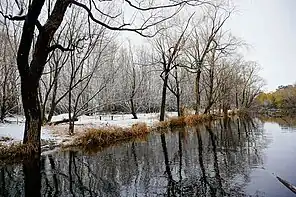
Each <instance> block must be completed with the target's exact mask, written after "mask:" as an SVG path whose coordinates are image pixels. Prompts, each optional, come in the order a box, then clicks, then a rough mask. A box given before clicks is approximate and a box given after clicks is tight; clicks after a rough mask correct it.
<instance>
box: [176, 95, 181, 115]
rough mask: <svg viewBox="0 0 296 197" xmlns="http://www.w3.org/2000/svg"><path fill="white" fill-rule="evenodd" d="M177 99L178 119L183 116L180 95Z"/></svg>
mask: <svg viewBox="0 0 296 197" xmlns="http://www.w3.org/2000/svg"><path fill="white" fill-rule="evenodd" d="M176 98H177V111H178V117H180V116H181V107H180V94H177V95H176Z"/></svg>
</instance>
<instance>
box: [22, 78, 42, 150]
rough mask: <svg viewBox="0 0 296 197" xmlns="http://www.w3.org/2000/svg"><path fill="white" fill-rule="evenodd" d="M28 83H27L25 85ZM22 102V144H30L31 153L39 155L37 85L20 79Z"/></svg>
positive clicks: (39, 129) (39, 116)
mask: <svg viewBox="0 0 296 197" xmlns="http://www.w3.org/2000/svg"><path fill="white" fill-rule="evenodd" d="M27 82H29V83H27ZM22 101H23V108H24V112H25V117H26V123H25V132H24V138H23V143H24V144H30V145H31V146H32V147H31V148H33V149H32V151H34V152H36V153H40V151H41V149H40V131H41V124H42V121H41V110H40V103H39V99H38V83H37V84H36V83H35V84H34V83H33V82H32V83H31V82H30V81H29V80H26V82H24V80H23V79H22Z"/></svg>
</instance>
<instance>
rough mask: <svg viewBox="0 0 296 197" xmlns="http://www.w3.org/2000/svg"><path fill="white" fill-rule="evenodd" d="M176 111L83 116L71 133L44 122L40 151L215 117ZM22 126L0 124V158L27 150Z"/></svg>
mask: <svg viewBox="0 0 296 197" xmlns="http://www.w3.org/2000/svg"><path fill="white" fill-rule="evenodd" d="M176 115H177V114H176V113H174V112H171V113H167V116H166V121H163V122H159V121H158V114H139V119H131V118H128V116H129V115H112V116H113V117H106V116H105V117H102V116H101V117H94V116H88V117H85V116H83V117H80V118H79V120H78V121H77V122H75V132H74V135H69V134H68V125H67V124H66V123H65V124H61V125H56V126H44V127H42V134H41V149H42V154H46V152H47V151H50V150H52V149H55V148H60V147H62V148H72V147H79V148H80V149H84V150H91V149H100V148H102V147H107V146H110V145H113V144H116V143H119V142H124V141H128V140H131V139H136V138H143V137H145V136H147V135H148V134H149V133H150V132H152V131H163V130H166V129H167V128H174V127H183V126H194V125H196V124H199V123H203V122H206V121H210V120H212V119H215V117H214V116H213V115H188V116H186V117H177V116H176ZM61 118H63V115H59V116H58V117H54V119H55V120H58V119H61ZM19 119H20V118H19ZM108 119H110V120H108ZM23 127H24V123H23V122H22V121H20V120H19V121H18V123H17V124H16V123H14V122H13V121H11V122H10V124H2V126H0V159H2V160H5V159H10V160H13V159H22V158H25V157H26V155H28V154H29V151H28V150H29V147H25V146H24V145H23V144H22V143H21V139H22V135H23V134H22V133H23ZM1 128H2V129H1Z"/></svg>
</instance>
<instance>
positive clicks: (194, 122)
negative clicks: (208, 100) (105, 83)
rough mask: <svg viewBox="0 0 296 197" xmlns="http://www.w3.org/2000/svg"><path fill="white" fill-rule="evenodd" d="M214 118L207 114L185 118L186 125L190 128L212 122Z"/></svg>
mask: <svg viewBox="0 0 296 197" xmlns="http://www.w3.org/2000/svg"><path fill="white" fill-rule="evenodd" d="M212 119H213V117H212V116H211V115H207V114H201V115H190V116H186V117H185V120H184V121H185V123H186V125H188V126H194V125H197V124H200V123H202V122H206V121H210V120H212Z"/></svg>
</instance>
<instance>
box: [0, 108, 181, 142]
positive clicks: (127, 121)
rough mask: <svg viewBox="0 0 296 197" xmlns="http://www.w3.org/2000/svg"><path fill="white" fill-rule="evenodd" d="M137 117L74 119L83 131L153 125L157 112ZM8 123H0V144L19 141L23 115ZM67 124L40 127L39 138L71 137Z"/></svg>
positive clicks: (10, 118)
mask: <svg viewBox="0 0 296 197" xmlns="http://www.w3.org/2000/svg"><path fill="white" fill-rule="evenodd" d="M137 116H138V119H132V117H133V116H132V115H130V114H107V115H106V114H105V115H93V116H86V115H83V116H80V117H78V121H75V127H76V130H77V131H84V130H85V129H86V128H98V127H104V126H118V127H131V126H132V125H133V124H136V123H146V124H147V125H148V126H153V125H154V124H155V123H157V122H158V119H159V113H147V114H145V113H139V114H137ZM174 116H177V113H176V112H168V113H166V118H169V117H174ZM68 118H69V116H68V114H60V115H57V116H54V117H53V118H52V122H56V121H59V120H63V119H68ZM6 121H7V122H8V123H3V124H0V144H1V143H2V144H10V143H14V142H20V141H22V139H23V134H24V126H25V124H24V122H25V118H24V117H23V116H15V117H8V118H6ZM67 128H68V124H67V123H63V124H59V125H57V126H45V127H42V131H41V139H42V140H45V141H53V142H54V143H55V144H60V143H62V142H63V141H67V140H70V139H71V136H69V135H68V133H67Z"/></svg>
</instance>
